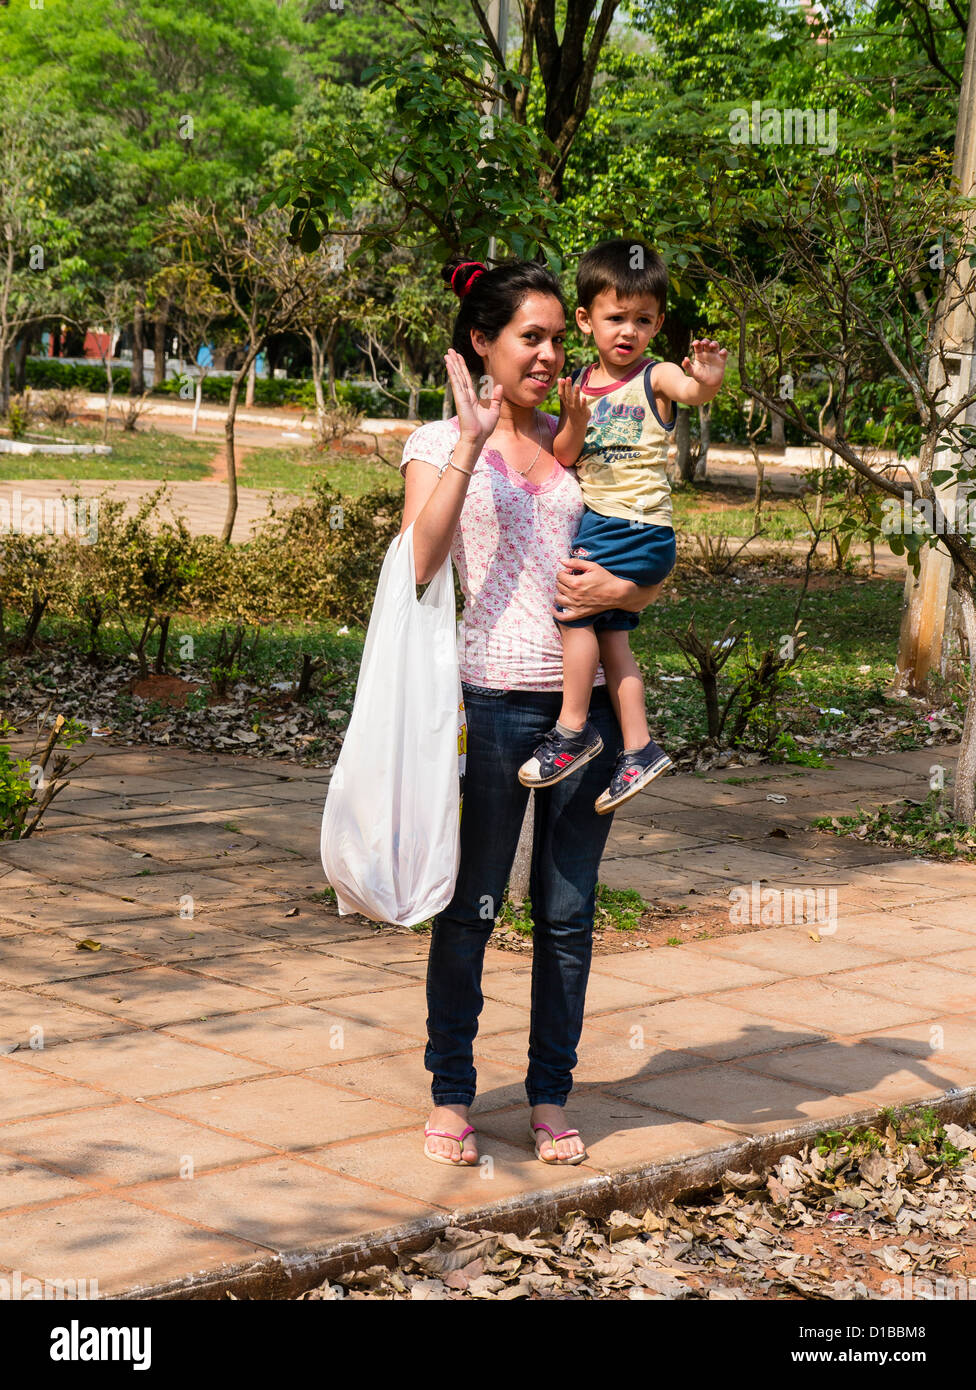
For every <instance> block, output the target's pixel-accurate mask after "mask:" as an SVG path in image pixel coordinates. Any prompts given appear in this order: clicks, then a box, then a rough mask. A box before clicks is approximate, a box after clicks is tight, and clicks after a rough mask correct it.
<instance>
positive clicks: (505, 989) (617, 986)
mask: <svg viewBox="0 0 976 1390" xmlns="http://www.w3.org/2000/svg"><path fill="white" fill-rule="evenodd" d="M597 959H600V960H604V959H609V957H603V956H600V957H598V958H597ZM481 983H482V992H483V993H484V995H485V997H486V998H491V999H497V1000H499V1001H501V1002H504V1003H509V1004H516V1005H518V1007H519V1008H522V1009H530V1008H531V1004H532V967H531V966H526V967H523V968H522V969H519V970H508V971H498V972H497V973H495V974H493V975H491V976H489V977H488V978H487V979H483V980H482V982H481ZM667 997H668V994H667V991H666V990H659V989H652V988H651V987H650V985H648V984H644V983H643V982H637V983H635V982H634V981H632V980H621V979H617V978H616V977H614V976H612V975H604V974H597V973H596V971H595V969H591V971H590V978H589V981H588V982H587V986H586V1012H587V1013H588V1014H599V1013H603V1012H607V1011H609V1010H614V1009H626V1008H636V1007H639V1006H640V1005H642V1004H654V1003H656V1002H657V1000H659V999H666V998H667Z"/></svg>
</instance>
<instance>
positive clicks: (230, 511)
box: [220, 344, 260, 545]
mask: <svg viewBox="0 0 976 1390" xmlns="http://www.w3.org/2000/svg"><path fill="white" fill-rule="evenodd" d="M259 348H260V344H257V345H252V347H251V350H250V351H249V352H248V355H247V356H246V357H245V359H244V361H243V363H242V364H241V368H240V370H239V371H238V373H237V375H236V376H235V378H234V380H233V382H232V383H231V388H230V400H229V402H228V404H227V419H226V420H225V421H224V440H225V447H226V453H227V515H226V516H225V517H224V529H223V531H221V533H220V539H221V540H222V541H223V542H224V544H225V545H230V538H231V536H232V535H233V534H234V521H235V519H236V517H237V457H236V455H235V453H234V427H235V424H236V422H237V403H238V401H239V400H240V395H241V387H242V386H243V385H244V381H245V379H246V377H247V376H248V373H249V372H250V370H251V367H252V366H253V364H254V361H255V359H256V358H257V355H258V351H259Z"/></svg>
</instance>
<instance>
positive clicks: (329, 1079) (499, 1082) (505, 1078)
mask: <svg viewBox="0 0 976 1390" xmlns="http://www.w3.org/2000/svg"><path fill="white" fill-rule="evenodd" d="M405 1041H406V1040H405ZM475 1070H476V1072H477V1074H478V1094H477V1096H476V1097H475V1102H474V1105H473V1107H472V1111H471V1113H472V1114H474V1115H477V1114H481V1113H482V1112H483V1111H486V1110H496V1109H497V1108H498V1107H499V1106H502V1105H513V1104H515V1103H517V1102H519V1101H524V1100H525V1079H524V1078H525V1067H524V1066H522V1067H519V1066H508V1065H506V1064H505V1063H502V1062H496V1061H493V1060H491V1059H489V1058H487V1057H484V1056H480V1057H479V1056H477V1055H476V1057H475ZM304 1074H305V1075H306V1076H310V1077H314V1078H315V1080H317V1081H324V1082H325V1083H326V1084H327V1085H329V1086H345V1087H348V1088H349V1089H350V1090H352V1091H358V1092H359V1093H360V1094H361V1095H365V1096H376V1097H377V1099H379V1100H386V1101H390V1102H391V1104H394V1105H404V1106H407V1107H409V1108H410V1109H412V1110H416V1111H418V1112H419V1113H421V1114H426V1113H427V1111H429V1110H430V1108H431V1106H432V1105H433V1101H432V1100H431V1094H430V1083H431V1075H430V1072H429V1071H427V1069H426V1068H425V1066H424V1054H423V1049H422V1048H419V1047H417V1046H416V1045H413V1046H411V1047H410V1049H409V1051H407V1052H400V1053H397V1054H396V1055H394V1056H386V1057H364V1058H361V1059H359V1060H357V1061H351V1062H333V1063H332V1065H331V1066H321V1067H312V1068H310V1069H309V1070H308V1071H306V1072H305V1073H304Z"/></svg>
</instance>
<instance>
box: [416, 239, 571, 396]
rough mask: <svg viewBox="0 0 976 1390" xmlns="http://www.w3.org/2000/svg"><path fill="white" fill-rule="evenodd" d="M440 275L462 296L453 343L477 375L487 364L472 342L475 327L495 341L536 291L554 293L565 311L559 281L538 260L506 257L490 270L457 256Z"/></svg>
mask: <svg viewBox="0 0 976 1390" xmlns="http://www.w3.org/2000/svg"><path fill="white" fill-rule="evenodd" d="M441 277H442V279H443V281H444V283H445V284H446V285H450V287H451V289H452V290H453V291H454V293H455V294H456V295H457V296H458V297H459V299H460V300H461V307H460V309H459V310H458V316H457V318H456V319H455V320H454V331H453V333H452V335H451V346H452V347H453V348H454V350H455V351H456V352H459V353H460V354H461V356H462V357H463V358H464V361H465V364H466V366H467V368H468V371H469V372H470V373H471V375H472V376H474V377H478V376H480V375H481V373H482V372H483V371H484V369H485V365H484V362H483V360H482V359H481V358H480V357H479V356H478V354H477V353H476V352H475V350H474V344H473V343H472V342H471V330H472V328H477V329H480V331H481V332H482V333H483V334H484V335H485V337H486V338H487V339H488V341H489V342H494V340H495V339H496V338H497V337H498V335H499V333H500V332H501V331H502V329H503V328H504V327H505V325H506V324H507V323H509V322H510V321H511V319H512V318H513V316H514V315H515V313H516V311H517V310H518V308H519V306H520V305H521V303H522V301H523V299H525V297H526V296H527V295H530V294H533V293H537V294H551V295H553V296H554V297H555V298H556V299H558V300H559V304H560V307H561V308H562V310H563V312H564V313H565V310H566V304H565V302H564V300H563V293H562V288H561V286H560V284H559V281H558V280H557V279H556V277H555V275H553V273H552V271H551V270H549V269H548V267H547V266H544V265H541V264H540V263H539V262H538V261H507V262H504V263H503V264H501V265H497V266H495V268H494V269H493V270H489V269H488V268H487V266H485V265H483V264H482V263H481V262H480V261H468V260H465V259H464V258H463V257H461V256H455V257H452V259H451V260H449V261H448V262H447V264H446V265H445V266H444V268H443V270H442V271H441Z"/></svg>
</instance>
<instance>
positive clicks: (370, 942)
mask: <svg viewBox="0 0 976 1390" xmlns="http://www.w3.org/2000/svg"><path fill="white" fill-rule="evenodd" d="M316 950H319V951H323V952H324V953H325V954H326V955H329V956H335V957H337V958H338V959H339V960H348V961H357V962H358V963H359V964H360V965H372V966H376V967H377V968H378V969H383V970H393V971H396V972H397V973H398V974H403V975H409V976H411V977H413V978H417V977H420V978H423V977H424V976H426V974H427V956H428V955H429V953H430V936H429V935H428V934H426V933H425V934H424V935H423V936H418V935H415V934H414V933H413V932H411V933H409V935H408V934H406V933H402V932H376V931H375V929H374V931H372V932H371V933H370V935H369V936H367V937H363V938H360V939H359V940H355V941H353V940H350V941H333V942H323V943H322V944H321V945H318V946H317V947H316ZM514 960H515V957H514V956H513V955H512V954H511V953H509V952H503V951H496V950H493V949H492V947H490V946H489V947H487V949H486V950H485V973H486V974H487V973H488V970H489V968H490V966H491V965H492V963H493V962H494V963H500V964H502V965H503V966H504V968H505V969H507V970H510V969H511V968H512V965H513V962H514Z"/></svg>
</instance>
